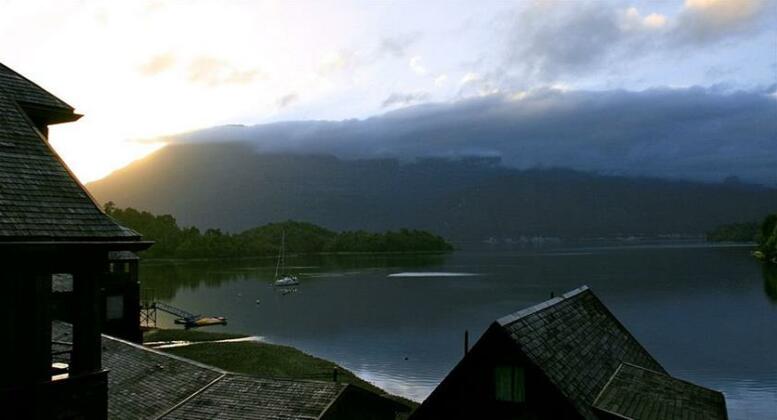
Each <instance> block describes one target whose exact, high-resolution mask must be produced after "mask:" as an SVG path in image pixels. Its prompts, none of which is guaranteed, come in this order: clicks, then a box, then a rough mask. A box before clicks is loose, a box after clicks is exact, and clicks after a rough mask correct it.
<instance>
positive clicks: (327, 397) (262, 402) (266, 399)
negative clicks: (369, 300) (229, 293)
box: [52, 321, 406, 420]
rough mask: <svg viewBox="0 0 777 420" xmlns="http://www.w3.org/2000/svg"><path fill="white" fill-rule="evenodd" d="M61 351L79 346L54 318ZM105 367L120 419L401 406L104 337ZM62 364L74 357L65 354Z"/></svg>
mask: <svg viewBox="0 0 777 420" xmlns="http://www.w3.org/2000/svg"><path fill="white" fill-rule="evenodd" d="M52 339H53V340H54V341H55V342H56V343H57V344H58V347H55V348H54V350H64V349H67V347H68V346H63V343H72V341H73V340H72V325H70V324H68V323H65V322H60V321H54V322H52ZM102 348H103V351H102V365H103V367H104V368H106V369H108V370H109V371H110V372H109V374H108V417H109V418H116V419H186V420H198V419H234V420H237V419H241V420H259V419H288V420H294V419H297V420H310V419H320V418H329V416H332V415H333V414H335V417H336V410H337V404H336V403H343V402H345V404H348V403H350V402H351V401H353V400H351V399H350V398H351V397H353V396H354V395H357V396H358V397H359V398H368V399H369V400H371V401H375V400H379V404H380V405H381V406H382V407H389V408H388V409H397V410H398V411H402V410H406V408H405V407H402V408H401V409H399V407H400V406H401V405H400V404H398V403H395V402H393V401H391V400H389V399H387V398H383V397H382V396H378V395H377V394H373V393H371V392H369V391H364V390H361V389H360V388H357V387H355V386H354V385H350V384H345V383H340V382H325V381H308V380H290V379H275V378H259V377H255V376H248V375H241V374H235V373H230V372H227V371H224V370H222V369H219V368H216V367H213V366H209V365H205V364H202V363H198V362H195V361H193V360H189V359H185V358H182V357H178V356H175V355H172V354H169V353H163V352H161V351H158V350H154V349H151V348H148V347H144V346H141V345H138V344H135V343H130V342H128V341H124V340H121V339H118V338H114V337H111V336H107V335H103V336H102ZM55 359H56V361H58V362H67V360H66V359H65V358H63V357H62V356H57V357H56V358H55Z"/></svg>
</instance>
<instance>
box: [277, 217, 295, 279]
mask: <svg viewBox="0 0 777 420" xmlns="http://www.w3.org/2000/svg"><path fill="white" fill-rule="evenodd" d="M285 267H286V231H284V232H283V235H282V236H281V249H280V251H279V252H278V263H277V264H275V281H274V282H273V284H274V285H275V286H282V287H283V286H296V285H298V284H299V280H297V276H294V275H291V274H285V273H284V271H285Z"/></svg>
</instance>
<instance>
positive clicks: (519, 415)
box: [410, 324, 582, 420]
mask: <svg viewBox="0 0 777 420" xmlns="http://www.w3.org/2000/svg"><path fill="white" fill-rule="evenodd" d="M498 365H514V366H520V367H523V368H524V369H525V378H526V401H525V402H523V403H511V402H504V401H497V400H496V399H495V396H494V377H493V372H494V368H495V367H496V366H498ZM410 418H411V419H414V420H416V419H450V418H471V419H481V418H482V419H486V418H487V419H558V420H566V419H581V418H582V417H581V416H580V415H579V414H577V411H576V410H575V409H574V407H573V406H572V405H571V404H570V403H569V401H567V400H566V399H565V398H564V397H563V396H562V395H561V394H560V393H559V392H558V390H557V389H556V388H555V387H554V386H553V385H552V384H551V383H550V382H549V381H548V379H547V378H546V377H545V376H544V374H543V372H542V371H541V370H540V369H538V368H537V367H536V366H535V365H534V364H533V363H532V362H531V361H530V360H529V359H528V358H527V357H526V356H525V355H524V354H523V352H522V351H521V349H520V348H519V347H518V346H517V345H516V344H515V342H514V341H513V340H511V339H510V337H509V336H508V335H507V334H506V333H505V332H504V330H502V328H501V327H500V326H499V325H498V324H493V325H492V326H491V327H490V328H489V329H488V330H487V331H486V332H485V333H484V334H483V336H482V337H481V338H480V340H478V342H477V343H476V344H475V346H474V347H473V348H472V349H471V350H470V352H469V353H468V354H467V356H466V357H465V358H464V359H463V360H462V361H461V362H459V364H458V365H457V366H456V367H455V368H454V369H453V370H452V371H451V373H450V374H448V376H447V377H446V378H445V379H444V380H443V381H442V383H440V385H439V386H438V387H437V388H436V389H435V390H434V392H432V394H431V395H430V396H429V398H427V399H426V401H424V403H423V404H422V405H421V406H420V407H419V408H418V409H417V410H416V411H415V412H414V413H413V415H412V416H411V417H410Z"/></svg>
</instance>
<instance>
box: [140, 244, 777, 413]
mask: <svg viewBox="0 0 777 420" xmlns="http://www.w3.org/2000/svg"><path fill="white" fill-rule="evenodd" d="M274 262H275V261H274V259H272V258H270V259H262V260H243V261H226V262H190V263H182V262H178V263H173V262H166V263H151V264H148V263H144V265H143V267H142V270H141V277H142V281H143V287H144V288H146V287H149V288H155V289H156V290H158V291H159V295H160V297H162V298H163V299H164V300H166V301H168V302H169V303H171V304H173V305H174V306H177V307H180V308H184V309H186V310H188V311H191V312H193V313H202V314H208V315H219V316H226V317H227V318H228V319H229V324H228V325H227V326H225V327H214V328H218V329H219V330H221V331H232V332H241V333H248V334H254V335H257V336H262V337H266V338H267V340H268V341H271V342H275V343H279V344H286V345H291V346H294V347H297V348H300V349H302V350H303V351H305V352H308V353H311V354H313V355H316V356H319V357H323V358H325V359H329V360H332V361H335V362H337V363H339V364H341V365H343V366H344V367H346V368H348V369H350V370H352V371H354V372H356V373H357V374H358V375H359V376H361V377H362V378H365V379H368V380H370V381H371V382H373V383H375V384H376V385H378V386H381V387H383V388H384V389H386V390H388V391H389V392H395V393H399V394H401V395H403V396H406V397H408V398H412V399H415V400H422V399H423V398H425V397H426V395H428V394H429V392H431V390H432V389H433V388H434V386H435V385H436V384H437V383H439V381H440V380H441V379H442V378H443V377H444V376H445V375H446V374H447V373H448V371H449V370H450V369H451V368H452V367H453V366H454V365H455V364H456V363H457V362H458V361H459V360H460V359H461V356H462V344H463V343H462V337H463V332H464V330H465V329H466V330H469V332H470V337H471V339H472V341H473V342H474V340H476V339H477V336H478V335H479V334H480V333H481V332H482V331H484V330H485V329H486V328H487V326H488V325H489V324H490V323H491V322H493V320H494V319H496V318H499V317H501V316H503V315H506V314H508V313H511V312H514V311H516V310H519V309H522V308H525V307H527V306H529V305H532V304H535V303H537V302H540V301H543V300H545V299H547V298H548V296H549V294H550V292H556V293H561V292H564V291H567V290H571V289H573V288H575V287H578V286H580V285H581V284H588V285H589V286H591V287H592V288H593V290H594V291H595V292H596V293H597V295H599V296H600V297H601V298H602V299H603V300H604V301H605V303H606V304H607V306H608V307H609V308H610V309H611V310H612V311H613V313H614V314H615V315H616V316H617V317H618V319H619V320H621V321H622V322H623V324H624V325H626V326H627V328H628V329H629V330H630V331H631V332H632V333H633V334H634V335H635V336H636V337H637V338H638V339H639V341H640V342H641V343H642V344H643V345H645V347H646V348H647V349H648V350H649V351H650V352H651V353H652V354H653V355H654V356H656V358H657V359H658V360H660V361H661V363H662V364H663V366H664V367H665V368H667V370H669V371H670V372H671V373H672V374H674V375H675V376H677V377H680V378H683V379H687V380H690V381H692V382H696V383H699V384H701V385H704V386H707V387H710V388H713V389H718V390H722V391H723V392H724V393H725V394H726V395H727V397H729V398H730V405H729V409H730V418H731V419H732V420H733V419H739V418H741V419H744V418H769V415H771V414H774V412H775V401H777V357H774V356H773V355H774V349H775V348H777V322H775V319H777V305H775V304H774V303H775V302H776V301H777V299H775V298H776V297H777V273H775V270H774V269H772V268H764V269H763V271H762V267H761V266H760V265H759V264H758V263H757V262H755V261H753V259H752V257H750V256H749V250H748V249H746V248H724V247H717V248H712V247H697V248H692V247H689V246H685V247H677V246H675V247H667V248H661V247H658V246H655V247H641V248H638V247H627V248H623V247H621V248H617V247H608V248H594V247H577V248H571V249H544V250H521V251H515V250H512V251H499V250H489V251H488V252H457V253H453V254H449V255H422V256H406V255H402V256H398V255H393V256H392V255H389V256H386V255H383V256H366V255H365V256H363V255H351V256H315V257H297V258H291V259H290V261H289V262H290V265H291V266H293V268H292V269H293V270H294V272H295V273H296V274H299V275H300V278H301V280H302V284H301V285H300V286H299V288H298V291H297V292H296V293H290V294H287V295H283V294H281V293H279V292H278V291H277V288H274V287H273V286H272V277H273V275H274V269H275V266H274ZM396 273H410V274H411V275H406V274H405V275H400V276H393V277H390V276H389V275H391V274H396ZM419 273H423V275H421V274H419ZM430 273H431V274H432V275H430ZM441 273H444V274H445V275H440V274H441ZM450 273H459V274H460V273H466V274H477V275H474V276H472V275H467V276H463V275H449V274H450ZM165 322H167V321H165V320H162V323H161V324H162V326H172V321H170V324H169V325H167V324H165ZM209 328H210V327H209Z"/></svg>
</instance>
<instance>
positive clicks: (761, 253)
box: [754, 213, 777, 264]
mask: <svg viewBox="0 0 777 420" xmlns="http://www.w3.org/2000/svg"><path fill="white" fill-rule="evenodd" d="M757 241H758V249H757V250H756V252H755V253H754V254H755V255H756V257H758V258H759V259H762V260H764V261H767V262H771V263H774V264H777V213H775V214H770V215H768V216H766V218H765V219H764V221H763V223H761V230H760V232H758V238H757Z"/></svg>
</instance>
